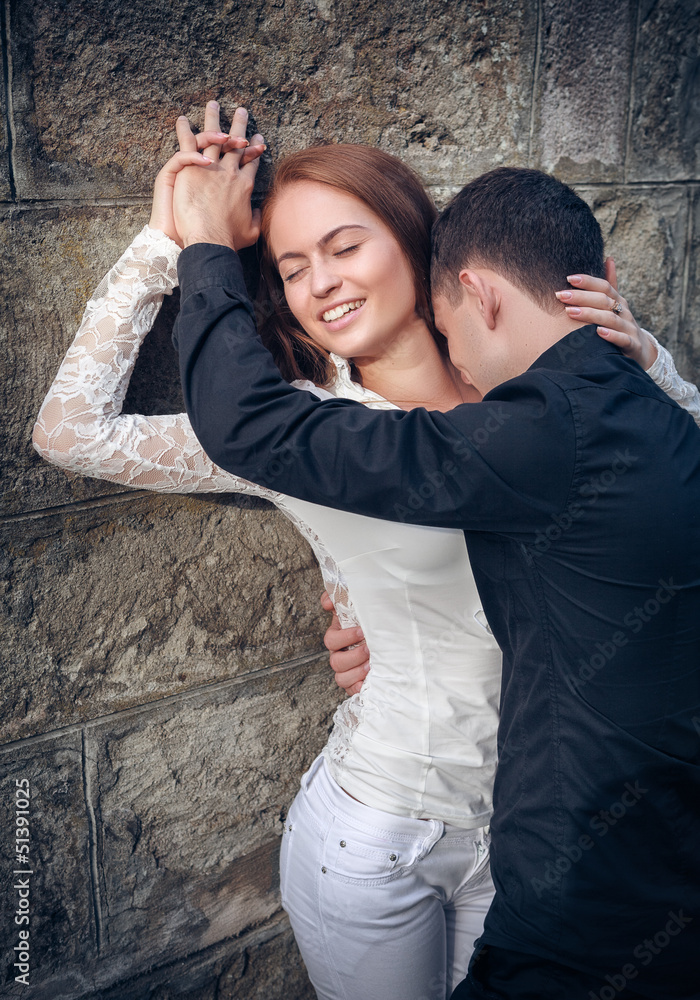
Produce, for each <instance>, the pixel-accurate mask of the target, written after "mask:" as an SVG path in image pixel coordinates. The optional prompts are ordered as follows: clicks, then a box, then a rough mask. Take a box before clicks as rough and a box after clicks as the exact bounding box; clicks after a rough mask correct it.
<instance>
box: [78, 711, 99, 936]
mask: <svg viewBox="0 0 700 1000" xmlns="http://www.w3.org/2000/svg"><path fill="white" fill-rule="evenodd" d="M86 741H87V733H86V731H85V728H83V729H82V733H81V750H82V766H83V796H84V798H85V809H86V812H87V821H88V850H89V853H90V881H91V883H92V893H91V894H92V906H93V910H94V913H95V939H96V944H97V954H98V956H99V955H100V954H101V952H102V939H103V930H102V927H103V920H102V900H101V899H100V881H99V870H98V865H97V820H96V818H95V808H94V806H93V804H92V781H91V777H90V769H89V767H88V757H87V747H86Z"/></svg>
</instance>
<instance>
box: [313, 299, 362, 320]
mask: <svg viewBox="0 0 700 1000" xmlns="http://www.w3.org/2000/svg"><path fill="white" fill-rule="evenodd" d="M366 301H367V300H366V299H357V300H356V301H355V302H343V304H342V306H336V307H335V309H329V310H328V311H327V312H324V314H323V319H324V320H325V322H326V323H332V322H333V320H334V319H340V317H341V316H344V315H345V313H349V312H350V310H351V309H359V308H360V306H362V305H364V304H365V302H366Z"/></svg>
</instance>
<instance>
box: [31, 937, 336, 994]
mask: <svg viewBox="0 0 700 1000" xmlns="http://www.w3.org/2000/svg"><path fill="white" fill-rule="evenodd" d="M88 997H91V998H95V1000H176V998H180V997H186V998H187V1000H271V998H273V997H280V998H282V997H284V1000H315V997H316V992H315V990H314V989H313V987H312V986H311V984H310V983H309V980H308V978H307V976H306V970H305V968H304V965H303V962H302V961H301V958H300V956H299V952H298V950H297V947H296V944H295V942H294V937H293V935H292V932H291V930H290V928H289V925H288V923H287V920H286V919H285V918H282V919H280V918H277V919H275V920H273V921H272V922H271V924H270V925H268V927H266V928H265V929H264V930H262V931H254V932H252V933H251V934H248V935H246V936H245V937H244V938H243V939H242V940H240V941H236V942H226V943H225V944H224V945H219V946H217V947H213V948H207V949H206V950H205V951H204V952H200V953H199V954H197V955H195V956H194V957H192V958H188V959H183V960H181V961H179V962H174V963H172V964H171V965H167V966H163V967H161V968H159V969H156V970H155V971H154V972H152V973H147V974H146V975H143V976H138V977H137V978H135V979H132V980H130V981H128V982H121V983H119V985H118V986H115V987H113V988H112V989H107V990H104V991H100V992H99V993H89V994H85V995H84V997H79V998H77V1000H87V998H88ZM40 1000H43V998H40ZM46 1000H62V998H61V997H56V996H52V997H50V998H49V997H47V998H46Z"/></svg>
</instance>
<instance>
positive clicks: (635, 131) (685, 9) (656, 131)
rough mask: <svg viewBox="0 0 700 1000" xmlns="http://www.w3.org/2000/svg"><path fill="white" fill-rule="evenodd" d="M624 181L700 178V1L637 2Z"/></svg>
mask: <svg viewBox="0 0 700 1000" xmlns="http://www.w3.org/2000/svg"><path fill="white" fill-rule="evenodd" d="M638 8H639V15H638V16H639V28H638V33H637V46H636V48H637V52H636V59H635V65H634V72H633V76H632V86H633V108H632V121H631V130H630V144H629V151H628V156H627V179H628V180H631V181H648V180H659V181H669V180H683V179H685V178H687V177H695V178H697V176H698V166H699V163H700V161H699V160H698V151H699V150H700V143H699V140H700V114H698V108H699V107H700V72H699V70H700V2H699V0H665V2H661V3H659V2H654V0H640V2H639V4H638Z"/></svg>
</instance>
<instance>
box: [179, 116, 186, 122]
mask: <svg viewBox="0 0 700 1000" xmlns="http://www.w3.org/2000/svg"><path fill="white" fill-rule="evenodd" d="M177 120H178V121H179V122H186V121H187V115H178V116H177Z"/></svg>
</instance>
